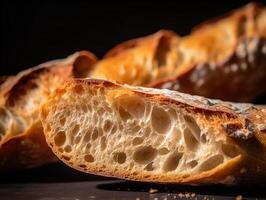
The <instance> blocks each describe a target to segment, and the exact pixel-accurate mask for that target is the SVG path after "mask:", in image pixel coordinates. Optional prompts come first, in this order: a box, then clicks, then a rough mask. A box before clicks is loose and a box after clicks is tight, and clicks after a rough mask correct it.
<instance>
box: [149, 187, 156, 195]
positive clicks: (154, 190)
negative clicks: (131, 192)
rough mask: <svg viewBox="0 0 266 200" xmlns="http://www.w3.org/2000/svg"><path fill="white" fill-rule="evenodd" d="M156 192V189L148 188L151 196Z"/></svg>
mask: <svg viewBox="0 0 266 200" xmlns="http://www.w3.org/2000/svg"><path fill="white" fill-rule="evenodd" d="M156 192H158V190H157V189H153V188H150V191H149V193H151V194H153V193H156Z"/></svg>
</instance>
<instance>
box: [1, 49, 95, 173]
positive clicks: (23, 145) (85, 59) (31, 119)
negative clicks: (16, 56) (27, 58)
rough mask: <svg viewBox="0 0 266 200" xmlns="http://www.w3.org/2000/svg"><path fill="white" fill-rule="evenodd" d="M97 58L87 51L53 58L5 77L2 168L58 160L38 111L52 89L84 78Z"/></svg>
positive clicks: (36, 164)
mask: <svg viewBox="0 0 266 200" xmlns="http://www.w3.org/2000/svg"><path fill="white" fill-rule="evenodd" d="M95 62H96V57H95V56H94V55H93V54H91V53H90V52H87V51H81V52H76V53H75V54H73V55H71V56H69V57H67V58H65V59H61V60H54V61H50V62H47V63H43V64H41V65H38V66H37V67H34V68H30V69H27V70H24V71H22V72H20V73H19V74H18V75H16V76H13V77H10V78H8V79H6V80H5V81H4V82H3V83H2V85H1V89H0V157H1V159H0V170H1V171H7V170H14V169H23V168H30V167H34V166H38V165H42V164H45V163H49V162H54V161H55V160H56V158H55V156H54V155H53V153H52V152H51V150H50V149H49V148H48V146H47V144H46V142H45V140H44V136H43V131H42V126H41V124H40V121H39V118H38V113H39V107H40V105H41V104H42V103H43V102H45V100H46V99H47V97H48V95H49V94H50V92H52V91H53V90H54V89H56V88H57V87H58V86H60V85H61V84H63V83H64V82H65V81H66V80H69V79H71V78H72V77H84V76H86V75H87V73H88V72H89V71H90V70H91V68H92V67H93V65H94V63H95Z"/></svg>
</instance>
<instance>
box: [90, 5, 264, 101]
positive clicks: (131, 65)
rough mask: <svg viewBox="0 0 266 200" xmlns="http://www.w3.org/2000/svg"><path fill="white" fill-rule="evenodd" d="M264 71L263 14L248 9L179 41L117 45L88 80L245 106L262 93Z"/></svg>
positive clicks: (164, 38) (168, 37)
mask: <svg viewBox="0 0 266 200" xmlns="http://www.w3.org/2000/svg"><path fill="white" fill-rule="evenodd" d="M265 66H266V9H265V7H263V6H261V5H258V4H255V3H251V4H248V5H247V6H245V7H243V8H240V9H238V10H235V11H233V12H231V13H230V14H228V15H226V16H223V17H220V18H218V19H215V20H211V21H208V22H205V23H203V24H202V25H200V26H198V27H196V28H195V29H194V30H193V31H192V33H191V34H190V35H188V36H185V37H182V38H180V37H178V36H177V35H175V34H174V33H172V32H171V34H170V33H169V32H167V31H159V32H158V33H155V34H154V35H151V36H147V37H144V38H139V39H135V40H131V41H128V42H125V43H122V44H121V45H118V46H117V47H115V48H114V49H112V50H111V51H109V52H108V53H107V56H106V58H105V59H103V60H102V61H100V62H99V63H98V64H97V65H96V67H95V69H94V70H93V71H92V73H91V76H92V77H95V78H103V79H108V80H115V81H118V82H120V83H127V84H132V85H142V86H149V87H157V88H166V89H171V90H178V91H181V92H185V93H189V94H196V95H202V96H206V97H209V98H217V99H222V100H230V101H241V102H245V101H250V100H252V99H254V98H256V97H257V96H259V95H261V94H263V93H265V92H266V86H265V84H264V82H265V80H266V70H265ZM217 80H219V81H217Z"/></svg>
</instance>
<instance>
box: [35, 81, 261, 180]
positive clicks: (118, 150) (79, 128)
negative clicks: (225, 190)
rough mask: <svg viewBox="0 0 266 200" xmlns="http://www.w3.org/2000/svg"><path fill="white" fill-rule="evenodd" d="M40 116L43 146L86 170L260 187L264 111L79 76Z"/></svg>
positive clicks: (56, 94)
mask: <svg viewBox="0 0 266 200" xmlns="http://www.w3.org/2000/svg"><path fill="white" fill-rule="evenodd" d="M40 119H41V121H42V124H43V127H44V133H45V136H46V141H47V143H48V145H49V146H50V147H51V148H52V150H53V152H54V153H55V155H57V156H58V157H59V158H60V159H61V160H62V161H63V162H65V163H66V164H67V165H69V166H71V167H73V168H75V169H77V170H80V171H83V172H87V173H93V174H98V175H103V176H111V177H117V178H123V179H128V180H136V181H144V182H156V183H177V184H191V185H202V184H226V185H233V184H264V183H265V178H266V152H265V149H266V134H265V131H266V110H265V109H263V108H259V107H255V106H254V105H252V104H240V103H238V104H237V103H230V102H223V101H220V100H211V99H207V98H203V97H199V96H191V95H187V94H183V93H179V92H175V91H170V90H160V89H152V88H144V87H134V86H128V85H120V84H116V83H112V82H109V81H104V80H94V79H77V80H72V81H70V82H68V83H66V84H65V85H64V86H63V87H61V88H60V89H58V90H57V91H56V92H54V93H53V94H52V95H51V96H50V98H49V99H48V101H47V102H46V103H45V104H44V105H43V106H42V108H41V112H40Z"/></svg>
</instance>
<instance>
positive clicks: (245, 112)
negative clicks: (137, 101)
mask: <svg viewBox="0 0 266 200" xmlns="http://www.w3.org/2000/svg"><path fill="white" fill-rule="evenodd" d="M77 85H82V86H83V87H88V88H104V89H107V90H110V91H111V90H114V95H115V96H116V95H119V92H121V91H123V94H124V93H125V94H132V93H133V94H134V95H137V96H138V95H139V96H142V97H143V98H146V99H149V100H150V101H154V102H156V103H160V104H164V105H170V104H174V105H176V106H178V107H180V108H182V109H185V110H186V111H187V112H190V113H192V114H204V116H205V117H206V118H208V117H216V118H218V119H221V120H223V121H224V124H223V125H222V126H221V124H220V123H218V122H217V124H216V128H217V129H218V130H220V134H221V135H223V136H224V137H225V138H227V139H228V140H231V141H232V142H233V144H234V145H235V146H239V147H240V148H241V149H243V152H245V153H241V154H240V155H238V156H236V157H234V158H232V159H231V160H229V161H227V162H225V163H223V164H221V165H218V166H217V167H216V168H213V169H211V170H209V171H205V172H201V173H199V174H195V175H191V176H179V175H176V174H174V173H159V174H152V173H150V172H145V171H142V172H141V173H130V172H129V171H127V170H117V169H115V168H113V167H112V165H108V164H107V163H106V166H105V168H104V167H103V166H97V165H93V164H91V165H90V164H84V163H83V164H81V163H78V162H75V158H74V157H75V155H68V156H66V155H65V154H64V153H63V152H62V151H59V149H58V147H57V146H56V145H55V143H54V139H53V136H54V135H53V134H52V133H51V132H50V131H49V130H47V129H44V130H45V136H46V140H47V143H48V144H49V145H50V147H51V148H52V150H53V151H54V153H55V154H56V155H57V156H58V157H59V158H60V159H61V160H62V161H63V162H65V163H66V164H68V165H69V166H71V167H73V168H75V169H77V170H80V171H83V172H87V173H93V174H98V175H103V176H111V177H117V178H123V179H128V180H136V181H144V182H158V183H178V184H191V185H202V184H228V185H232V184H264V180H265V178H266V151H265V149H266V143H265V132H264V131H265V124H266V110H265V109H263V108H258V107H255V106H254V105H252V104H236V103H230V102H222V101H218V100H211V99H206V98H203V97H197V96H191V95H186V94H182V93H177V92H173V91H169V90H156V89H149V88H141V87H132V86H127V85H119V84H116V83H112V82H109V81H104V80H94V79H84V80H74V81H72V82H70V83H69V84H67V85H65V86H64V87H62V88H61V89H59V90H58V91H57V92H56V93H54V94H53V95H52V96H51V97H50V99H49V101H48V102H47V103H46V104H44V105H43V107H42V109H41V121H42V123H43V125H44V127H47V126H46V125H47V124H48V123H49V122H48V121H49V120H48V121H47V119H46V117H47V113H48V112H49V108H50V107H52V106H53V105H55V104H56V103H57V102H58V101H60V98H61V96H63V95H64V94H65V93H70V94H71V92H73V91H74V90H75V88H77V87H76V86H77ZM73 88H74V90H73ZM116 91H117V92H116ZM65 106H67V105H65ZM206 123H207V122H206Z"/></svg>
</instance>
